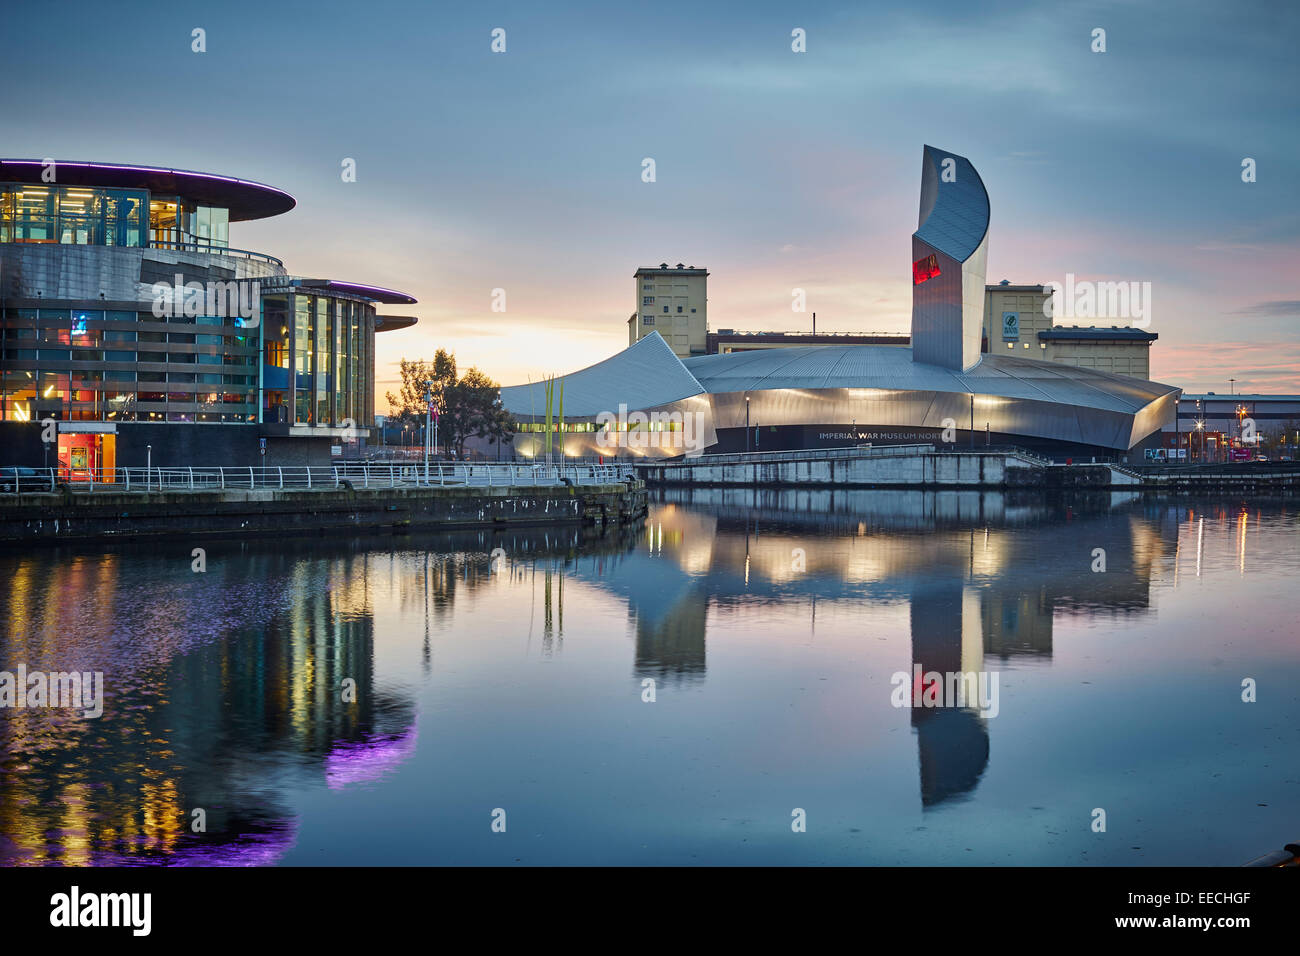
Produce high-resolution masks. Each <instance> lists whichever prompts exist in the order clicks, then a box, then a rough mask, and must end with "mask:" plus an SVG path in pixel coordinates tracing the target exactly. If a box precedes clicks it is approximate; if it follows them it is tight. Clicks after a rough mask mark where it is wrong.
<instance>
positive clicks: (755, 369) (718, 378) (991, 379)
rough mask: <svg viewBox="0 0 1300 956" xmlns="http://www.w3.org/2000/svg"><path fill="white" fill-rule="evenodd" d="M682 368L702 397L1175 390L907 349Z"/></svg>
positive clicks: (1005, 358)
mask: <svg viewBox="0 0 1300 956" xmlns="http://www.w3.org/2000/svg"><path fill="white" fill-rule="evenodd" d="M682 364H683V365H685V367H686V369H687V370H689V372H690V373H691V374H692V375H694V376H695V378H696V379H697V380H698V381H699V383H700V385H702V386H703V387H704V390H705V391H707V392H709V393H714V394H716V393H720V392H746V391H757V390H760V389H778V388H791V389H818V388H878V389H894V390H899V389H908V390H915V391H934V392H974V393H976V394H979V395H996V396H1001V397H1004V398H1022V399H1030V400H1033V401H1042V402H1060V403H1063V404H1067V405H1079V406H1083V407H1087V408H1098V409H1105V410H1109V411H1118V412H1134V411H1137V410H1138V409H1141V408H1143V407H1145V406H1146V405H1148V404H1149V403H1151V402H1152V401H1154V400H1155V399H1157V398H1160V397H1161V396H1163V395H1167V394H1169V393H1171V392H1176V391H1178V390H1177V389H1176V388H1174V387H1173V386H1171V385H1161V384H1160V383H1158V382H1148V381H1145V380H1142V379H1136V378H1129V377H1128V376H1124V375H1114V374H1111V373H1110V372H1099V371H1097V370H1095V369H1088V368H1077V367H1075V366H1073V365H1060V364H1057V363H1055V362H1040V361H1035V360H1033V359H1023V358H1016V357H1012V356H1009V355H997V354H990V355H984V356H982V359H981V361H980V362H979V364H977V365H976V366H974V367H973V368H971V369H970V370H968V371H966V372H960V371H957V370H956V369H949V368H944V367H942V366H939V365H928V364H925V363H920V362H913V361H912V350H911V349H910V348H904V347H898V346H874V345H844V346H823V347H820V348H818V347H807V348H786V349H762V350H755V351H751V352H730V353H726V354H722V355H702V356H698V357H696V358H689V359H686V360H685V361H684V362H683V363H682ZM566 407H567V393H566Z"/></svg>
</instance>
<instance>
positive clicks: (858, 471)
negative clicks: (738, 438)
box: [637, 446, 1141, 489]
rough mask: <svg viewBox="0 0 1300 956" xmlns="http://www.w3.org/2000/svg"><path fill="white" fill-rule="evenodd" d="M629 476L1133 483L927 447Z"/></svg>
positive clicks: (708, 460) (909, 483) (699, 482)
mask: <svg viewBox="0 0 1300 956" xmlns="http://www.w3.org/2000/svg"><path fill="white" fill-rule="evenodd" d="M637 471H638V474H639V475H640V476H641V478H643V479H644V480H645V481H646V483H647V484H650V485H654V486H657V487H683V486H700V487H711V486H712V487H727V486H770V487H783V486H792V487H810V486H812V487H816V486H826V487H857V488H1003V489H1005V488H1093V489H1103V488H1123V489H1132V488H1133V487H1135V486H1137V485H1139V484H1140V483H1141V479H1140V478H1139V477H1138V476H1137V475H1135V474H1133V473H1132V472H1129V471H1127V470H1126V469H1123V468H1120V467H1117V466H1114V465H1106V464H1098V465H1093V464H1088V465H1053V464H1051V463H1049V462H1047V461H1045V460H1044V459H1041V458H1038V457H1036V456H1033V455H1029V454H1026V453H1023V452H1015V451H1013V452H1007V451H988V452H981V451H968V452H934V451H932V450H930V449H929V448H928V446H921V447H916V446H909V447H904V448H861V449H846V450H836V451H820V452H818V451H812V452H806V453H788V452H779V453H774V454H769V455H719V456H713V457H711V456H707V455H706V456H703V457H701V458H697V459H685V460H679V461H674V462H665V463H656V464H651V465H639V466H638V468H637Z"/></svg>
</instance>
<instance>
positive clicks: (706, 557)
mask: <svg viewBox="0 0 1300 956" xmlns="http://www.w3.org/2000/svg"><path fill="white" fill-rule="evenodd" d="M1298 541H1300V538H1298V537H1297V517H1296V515H1295V513H1293V512H1292V511H1289V510H1287V509H1286V508H1284V507H1282V506H1279V505H1268V504H1260V503H1248V504H1246V505H1242V504H1241V503H1239V502H1226V501H1222V502H1195V503H1187V502H1184V503H1179V504H1161V505H1153V504H1150V503H1143V502H1142V501H1141V500H1138V499H1130V498H1123V497H1118V496H1116V497H1112V496H1110V495H1104V496H1100V497H1095V498H1092V499H1088V500H1083V499H1080V500H1077V501H1074V502H1072V503H1071V504H1070V505H1068V506H1067V505H1064V504H1051V503H1049V502H1047V501H1045V500H1043V499H1039V498H1035V497H1025V498H1016V499H1013V498H1009V497H1003V496H1001V495H990V494H983V495H981V494H979V493H947V494H932V493H921V492H914V493H911V492H879V491H877V492H868V491H863V492H843V491H839V492H834V493H831V492H812V493H809V492H804V493H789V494H783V493H775V492H753V491H748V490H736V491H714V492H696V493H695V494H694V496H693V497H692V496H691V495H690V494H687V493H681V494H678V495H675V496H670V497H668V498H666V499H663V500H659V501H658V502H656V503H655V504H653V505H652V509H651V513H650V517H649V519H648V520H647V522H646V524H645V526H644V527H636V528H633V529H627V530H625V531H621V532H614V533H611V534H609V535H607V536H605V537H603V538H597V539H595V540H586V539H584V537H583V536H582V535H580V534H579V533H577V532H574V531H567V530H565V531H560V532H558V533H557V531H555V530H554V529H551V530H533V531H526V532H519V533H514V534H507V535H502V536H492V535H489V534H462V535H455V536H449V535H427V536H412V537H391V536H390V537H373V538H357V539H338V538H323V537H322V538H311V539H302V540H295V539H272V540H256V541H254V540H250V541H239V540H215V539H213V540H202V541H188V540H184V541H183V540H177V541H172V542H165V543H151V544H149V545H147V546H126V545H123V546H118V547H115V548H111V549H107V548H105V547H103V546H86V547H82V548H75V549H74V548H64V549H60V550H45V549H39V550H30V551H24V552H18V553H8V554H5V555H0V571H2V572H3V575H4V579H5V580H6V581H7V582H8V585H9V586H8V587H7V589H6V590H5V593H4V594H3V596H0V610H2V613H3V640H2V641H0V670H8V671H14V670H15V669H16V667H17V665H18V664H20V663H22V664H25V665H26V666H27V667H28V668H29V669H32V670H37V669H40V670H45V671H58V670H69V669H72V668H76V669H77V670H81V671H96V670H99V671H102V672H103V673H104V681H105V696H106V698H107V701H106V704H105V710H104V715H103V716H102V717H101V718H99V719H84V718H81V717H79V716H76V715H75V714H74V713H72V712H70V711H68V710H62V709H59V710H56V709H44V710H33V709H24V710H14V709H10V710H3V711H0V862H3V863H6V864H10V865H13V864H51V863H71V864H82V863H91V864H110V863H139V864H154V863H169V864H187V863H188V864H193V863H200V864H202V863H218V864H226V863H230V864H237V863H255V864H277V863H282V864H493V865H495V864H502V865H521V864H523V865H527V864H695V863H699V864H770V863H775V864H904V865H910V864H956V865H976V864H979V865H1010V864H1030V865H1036V864H1121V865H1123V864H1133V865H1143V864H1175V865H1183V864H1223V865H1235V864H1239V863H1241V862H1244V861H1245V860H1247V859H1249V858H1251V857H1254V856H1256V855H1259V854H1262V853H1264V852H1266V851H1269V850H1273V849H1277V848H1279V847H1281V846H1282V845H1283V844H1284V843H1287V842H1291V841H1295V840H1297V839H1300V833H1298V832H1297V830H1296V824H1295V821H1296V820H1297V818H1300V770H1297V769H1296V763H1295V755H1296V753H1297V752H1298V747H1297V745H1298V744H1300V690H1298V688H1300V647H1298V646H1297V645H1298V642H1297V639H1296V624H1295V621H1296V618H1297V604H1296V587H1295V582H1296V579H1297V571H1298V570H1300V548H1298V547H1297V542H1298ZM195 547H203V548H204V549H205V550H206V568H207V569H206V571H205V572H202V573H198V572H195V571H194V570H192V562H193V561H194V557H193V555H192V550H193V548H195ZM497 547H500V548H502V549H503V550H504V556H502V554H501V553H500V552H498V556H497V558H496V559H493V557H492V550H493V549H494V548H497ZM1097 549H1102V551H1104V555H1101V552H1098V551H1097ZM1099 555H1101V556H1102V557H1103V558H1104V561H1105V570H1104V571H1101V570H1093V568H1094V567H1097V566H1098V556H1099ZM914 663H919V664H921V665H922V667H923V669H924V670H926V671H928V670H936V671H941V672H947V671H963V672H972V673H975V672H979V673H983V674H985V675H986V679H988V678H993V677H995V678H996V680H997V684H996V687H997V690H998V696H997V698H996V703H997V709H996V714H994V713H993V712H992V711H991V710H988V709H987V708H986V711H985V713H984V714H983V715H982V714H981V712H980V711H979V710H978V709H977V708H976V707H974V706H967V707H965V708H954V707H949V708H917V709H911V708H907V707H896V706H894V703H893V702H891V697H894V698H897V697H899V696H902V697H903V698H904V699H906V698H907V696H908V695H909V694H910V691H911V674H912V670H913V665H914ZM899 673H901V674H903V675H905V677H906V684H907V690H906V691H905V692H898V693H896V692H895V688H894V685H893V684H892V683H891V681H892V680H893V675H895V674H899ZM1247 678H1251V679H1253V680H1254V681H1255V682H1257V687H1256V696H1257V701H1256V702H1254V703H1246V702H1243V700H1242V695H1243V687H1242V683H1243V680H1245V679H1247ZM647 680H652V681H653V682H654V696H655V700H654V701H653V702H646V701H644V700H643V695H648V688H647V685H646V684H645V683H644V682H645V681H647ZM348 681H351V682H355V684H354V686H355V695H354V696H355V699H354V700H345V699H344V698H345V697H346V696H348V691H347V688H348V687H349V686H350V685H349V684H348V683H347V682H348ZM968 703H970V702H968ZM498 809H499V810H501V811H504V820H505V832H504V833H500V832H494V831H493V828H492V824H493V820H494V813H493V811H494V810H498ZM797 809H798V810H802V811H804V815H805V817H806V832H794V830H793V829H792V822H793V821H794V820H795V816H794V815H793V814H794V811H795V810H797ZM1097 809H1101V810H1104V811H1105V823H1106V829H1105V832H1094V829H1093V826H1094V818H1095V810H1097ZM196 810H201V811H202V813H201V815H199V814H196V813H195V811H196ZM200 816H201V818H202V822H203V823H204V824H205V830H204V832H194V831H195V829H196V824H197V821H198V820H199V819H200ZM496 817H497V818H500V817H501V814H500V813H498V814H496Z"/></svg>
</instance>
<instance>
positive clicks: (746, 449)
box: [745, 395, 749, 451]
mask: <svg viewBox="0 0 1300 956" xmlns="http://www.w3.org/2000/svg"><path fill="white" fill-rule="evenodd" d="M745 451H749V396H748V395H746V396H745Z"/></svg>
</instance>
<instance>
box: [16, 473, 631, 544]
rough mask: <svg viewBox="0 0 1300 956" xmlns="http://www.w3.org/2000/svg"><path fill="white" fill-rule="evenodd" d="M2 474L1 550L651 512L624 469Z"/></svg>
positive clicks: (616, 517) (620, 518)
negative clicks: (108, 540)
mask: <svg viewBox="0 0 1300 956" xmlns="http://www.w3.org/2000/svg"><path fill="white" fill-rule="evenodd" d="M89 477H90V476H87V478H86V479H84V480H76V481H73V480H68V479H67V478H66V477H61V476H60V475H59V473H58V472H56V471H53V470H50V469H23V468H0V544H5V543H8V544H17V543H30V542H40V541H47V542H54V541H66V540H77V539H87V538H134V537H147V536H161V535H231V534H236V535H243V534H275V533H281V532H290V533H302V532H308V533H310V532H323V531H329V530H339V529H349V530H353V531H357V530H375V529H380V530H394V531H397V530H410V529H414V528H436V529H443V530H451V529H460V528H502V527H509V526H530V525H543V524H578V525H586V526H594V527H597V528H605V527H608V526H610V525H614V524H622V523H627V522H632V521H636V520H639V519H640V518H641V517H643V516H644V514H645V509H646V494H645V488H644V485H643V484H642V483H641V482H640V481H639V480H637V479H636V478H635V476H634V475H633V474H632V472H631V470H630V469H629V468H626V467H623V466H613V465H590V464H578V465H570V464H545V463H537V464H496V463H492V464H469V463H464V462H458V463H448V462H442V463H438V462H429V463H428V464H427V465H426V464H424V463H418V464H415V463H407V464H401V463H393V464H389V463H382V464H367V463H360V462H358V463H349V464H339V465H336V466H328V467H319V468H307V467H298V468H289V467H284V468H217V467H189V466H186V467H169V468H149V469H145V468H138V469H112V470H110V471H104V472H99V473H97V474H95V475H94V476H93V477H94V478H95V479H97V480H95V481H91V480H89Z"/></svg>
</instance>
